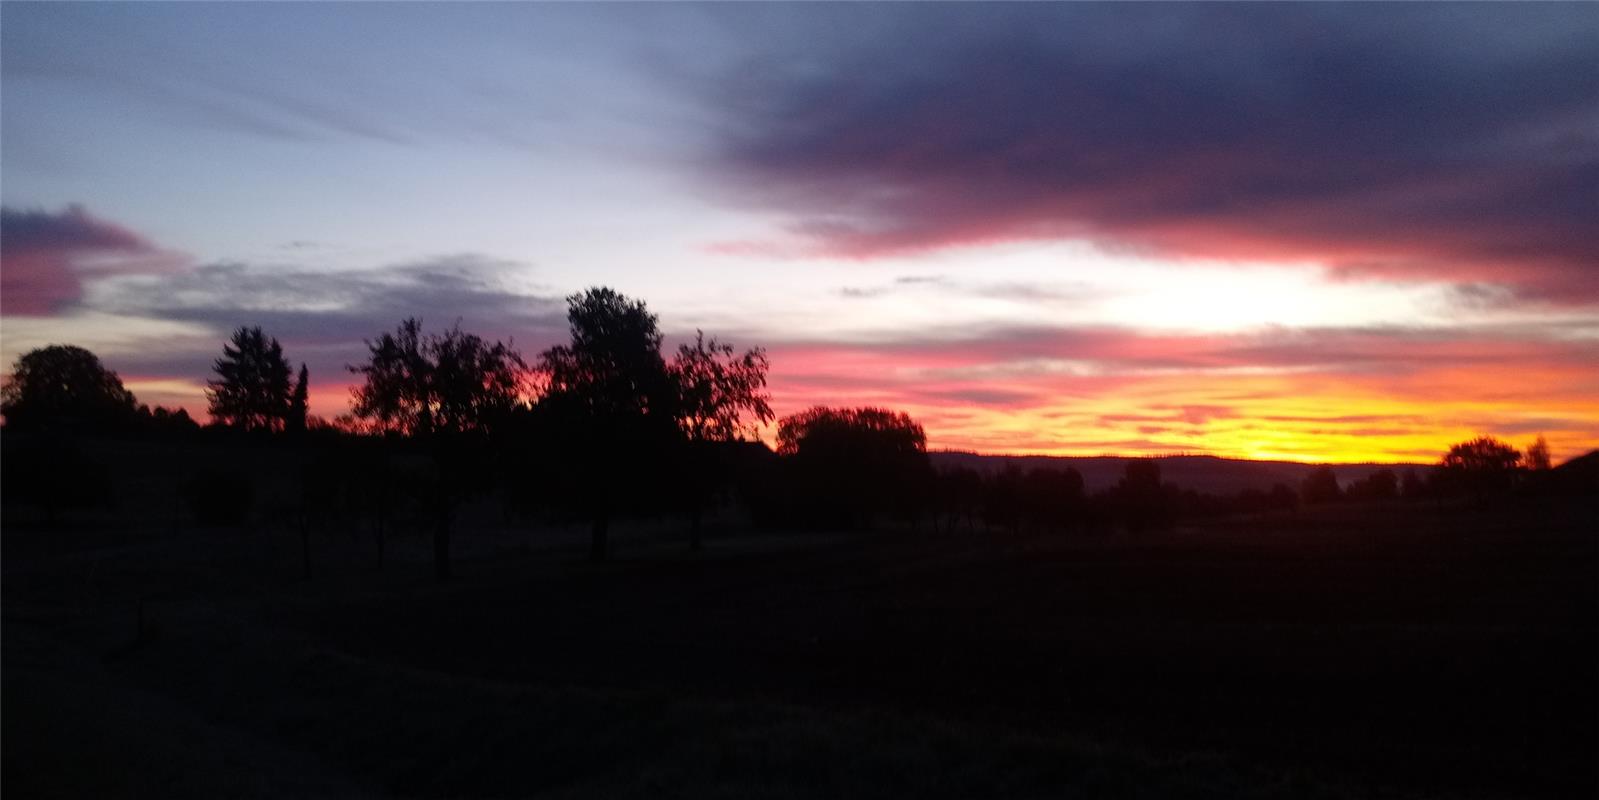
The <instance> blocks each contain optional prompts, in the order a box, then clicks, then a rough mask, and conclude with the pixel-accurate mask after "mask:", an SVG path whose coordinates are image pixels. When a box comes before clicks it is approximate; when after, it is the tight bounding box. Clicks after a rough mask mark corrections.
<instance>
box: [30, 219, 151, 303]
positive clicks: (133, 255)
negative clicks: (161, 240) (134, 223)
mask: <svg viewBox="0 0 1599 800" xmlns="http://www.w3.org/2000/svg"><path fill="white" fill-rule="evenodd" d="M174 259H175V257H174V256H173V255H171V254H166V253H163V252H162V251H161V250H160V249H159V248H157V247H155V246H154V245H153V244H151V243H150V242H149V241H148V240H146V239H145V238H144V237H142V236H140V235H139V234H137V233H134V232H133V231H130V230H128V229H127V228H124V227H122V226H120V225H117V224H115V223H111V222H107V221H105V220H102V219H99V218H97V217H94V216H91V215H90V214H89V212H87V211H85V210H84V209H83V207H82V206H76V205H74V206H68V207H67V208H65V209H63V210H61V211H59V212H52V211H43V210H24V209H13V208H9V207H5V208H0V313H3V314H22V315H28V316H37V315H46V314H51V313H54V312H56V311H59V310H61V309H63V308H65V307H66V306H68V305H71V304H72V303H75V302H77V301H78V300H79V299H80V298H81V297H82V295H83V279H84V278H85V277H92V276H104V275H110V274H118V273H139V272H161V271H164V270H166V269H168V268H170V267H171V266H172V265H173V263H174Z"/></svg>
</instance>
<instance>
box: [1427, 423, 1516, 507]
mask: <svg viewBox="0 0 1599 800" xmlns="http://www.w3.org/2000/svg"><path fill="white" fill-rule="evenodd" d="M1520 464H1521V453H1520V452H1518V451H1517V450H1516V448H1514V447H1512V446H1510V445H1509V444H1506V443H1505V442H1502V441H1500V440H1498V439H1495V438H1494V437H1492V436H1479V437H1477V438H1475V439H1472V440H1471V441H1469V442H1461V443H1460V444H1457V445H1455V446H1453V447H1451V448H1449V452H1448V453H1445V454H1444V457H1443V461H1442V465H1443V477H1444V482H1445V484H1446V485H1447V486H1448V487H1449V488H1452V489H1454V490H1456V491H1464V492H1467V493H1469V494H1471V495H1473V496H1475V497H1477V498H1478V499H1479V500H1480V499H1483V498H1485V497H1486V496H1487V495H1490V494H1493V493H1497V492H1503V491H1506V490H1508V489H1509V488H1510V487H1511V485H1512V484H1513V483H1514V482H1515V475H1516V468H1517V466H1519V465H1520Z"/></svg>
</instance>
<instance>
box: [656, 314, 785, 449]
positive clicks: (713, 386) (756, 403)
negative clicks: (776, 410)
mask: <svg viewBox="0 0 1599 800" xmlns="http://www.w3.org/2000/svg"><path fill="white" fill-rule="evenodd" d="M768 366H769V364H768V362H767V360H766V351H765V350H764V349H762V348H759V347H756V348H753V349H751V350H746V351H745V352H743V353H742V354H740V353H737V352H736V351H735V350H734V349H733V346H732V345H730V344H727V343H726V342H720V341H717V340H716V339H714V338H712V339H706V338H705V332H704V331H695V334H694V342H693V343H692V344H684V345H681V346H679V347H678V349H677V356H676V357H675V358H673V359H672V365H671V373H672V377H673V378H674V379H675V380H676V382H677V388H678V412H679V415H680V419H681V422H682V426H683V433H684V435H686V436H688V438H689V440H690V441H695V442H700V441H720V442H728V441H734V440H736V439H739V438H741V437H742V436H743V434H745V433H753V431H754V429H755V428H756V427H757V426H759V425H761V424H764V423H767V422H770V421H771V420H772V406H771V397H770V396H769V395H768V394H767V393H766V370H767V368H768ZM746 415H747V416H746Z"/></svg>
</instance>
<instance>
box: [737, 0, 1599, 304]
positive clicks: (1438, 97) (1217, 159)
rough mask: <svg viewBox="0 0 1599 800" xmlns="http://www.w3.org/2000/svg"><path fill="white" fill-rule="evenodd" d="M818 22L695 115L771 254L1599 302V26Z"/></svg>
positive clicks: (1279, 10) (1115, 16)
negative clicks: (1428, 286) (789, 251)
mask: <svg viewBox="0 0 1599 800" xmlns="http://www.w3.org/2000/svg"><path fill="white" fill-rule="evenodd" d="M811 10H812V11H814V12H815V13H814V14H808V15H806V17H807V20H808V24H809V25H814V26H824V27H828V28H829V29H830V30H835V31H836V30H838V29H856V30H855V33H853V34H852V35H847V36H839V37H834V41H832V42H829V43H826V44H819V45H817V46H816V47H815V48H813V49H809V50H807V49H804V48H798V47H794V46H790V47H787V48H784V47H776V46H774V47H770V48H766V49H765V50H763V51H761V52H759V53H756V54H754V55H752V56H751V57H750V58H749V59H748V60H747V61H745V62H744V63H741V64H740V65H739V67H738V69H737V70H736V72H734V73H733V74H731V75H726V76H723V77H722V78H720V79H719V80H715V81H712V82H710V87H709V88H708V89H707V90H706V91H707V95H708V97H709V98H710V101H711V103H712V104H713V105H714V106H715V107H717V108H719V109H720V110H721V111H722V112H724V114H723V120H724V126H723V127H722V129H721V130H720V136H719V138H718V144H717V149H716V152H715V154H714V156H715V157H714V159H713V163H715V164H717V165H719V167H720V168H721V170H722V173H721V176H722V178H723V179H724V181H723V182H724V184H725V185H727V186H729V187H732V191H733V192H734V197H735V199H736V200H737V201H738V202H743V203H752V204H756V205H760V206H764V207H768V208H774V209H778V210H781V211H784V212H788V213H790V214H791V215H792V217H793V225H792V229H791V233H792V234H793V239H792V241H790V242H789V243H787V244H781V243H778V244H773V243H765V244H766V245H769V247H767V251H770V250H771V249H773V248H775V249H782V248H783V247H792V248H795V249H797V250H798V251H799V252H808V253H821V254H829V255H846V256H856V257H872V256H876V255H882V254H893V253H904V252H911V251H917V250H924V249H932V248H942V247H949V246H957V245H967V244H979V243H988V242H998V241H1010V240H1024V239H1049V238H1070V237H1086V238H1089V239H1092V240H1095V241H1097V242H1099V243H1100V244H1101V245H1103V246H1107V247H1122V248H1133V249H1138V250H1148V251H1154V252H1160V253H1163V254H1167V255H1173V256H1193V257H1219V258H1229V259H1257V260H1275V259H1296V260H1297V259H1316V260H1321V261H1324V262H1326V263H1329V264H1332V265H1333V266H1334V268H1335V269H1336V270H1337V271H1338V272H1339V273H1341V274H1343V275H1346V276H1349V277H1381V278H1399V279H1412V278H1425V279H1437V278H1444V279H1456V280H1462V281H1484V282H1491V283H1500V284H1507V285H1510V286H1513V287H1515V290H1516V291H1517V292H1519V293H1521V294H1523V295H1532V296H1538V297H1543V298H1550V299H1557V300H1564V301H1568V302H1569V301H1578V302H1588V301H1594V300H1599V5H1595V4H1571V5H1559V4H1531V5H1528V4H1521V5H1515V6H1503V5H1487V4H1462V5H1433V4H1424V5H1420V6H1418V5H1413V4H1393V5H1381V4H1378V5H1368V4H1361V5H1348V6H1329V5H1322V4H1315V5H1312V4H1295V5H1267V4H1246V5H1241V6H1230V5H1220V4H1192V5H1181V6H1172V5H1157V4H1128V5H1118V6H1115V7H1105V6H1088V5H1081V4H1066V5H1064V6H1054V5H1049V6H1037V5H1024V6H1021V7H1016V6H1004V7H993V6H983V7H971V6H962V7H955V8H950V7H939V8H936V9H929V8H925V7H918V8H914V9H911V8H903V7H901V8H896V9H888V10H885V9H870V10H859V9H851V8H837V7H831V8H826V9H822V8H813V9H811ZM806 36H807V34H806V33H805V30H804V29H802V30H800V31H799V33H797V34H795V35H794V37H793V38H795V39H803V38H805V37H806ZM806 40H807V41H815V39H806ZM761 244H762V243H744V244H743V245H740V244H739V243H727V244H724V245H723V246H722V247H721V248H719V249H722V250H725V251H733V252H736V251H739V250H741V249H742V250H748V251H759V250H761V249H762V246H761Z"/></svg>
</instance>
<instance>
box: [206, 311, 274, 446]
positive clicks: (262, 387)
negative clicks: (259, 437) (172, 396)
mask: <svg viewBox="0 0 1599 800" xmlns="http://www.w3.org/2000/svg"><path fill="white" fill-rule="evenodd" d="M212 369H214V370H215V371H216V373H217V377H216V378H214V379H212V380H210V381H207V382H206V387H207V388H206V392H205V394H206V399H207V400H209V401H210V412H211V417H212V418H213V419H215V420H216V421H217V422H220V423H222V424H223V425H228V426H231V427H236V428H243V429H244V430H264V431H281V430H283V429H284V427H285V426H286V425H287V424H288V420H289V405H290V397H289V362H288V361H287V360H285V359H284V357H283V346H282V345H281V344H279V343H278V340H277V339H275V338H272V337H269V336H267V335H266V334H265V333H263V332H262V331H261V329H260V328H258V327H256V328H248V327H241V328H239V329H238V330H236V331H234V332H233V338H232V339H231V340H230V341H229V343H227V344H224V345H223V346H222V357H221V358H219V359H217V360H216V363H215V365H214V366H213V367H212Z"/></svg>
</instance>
